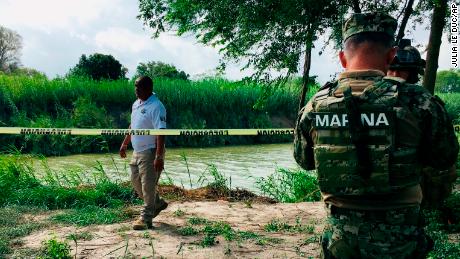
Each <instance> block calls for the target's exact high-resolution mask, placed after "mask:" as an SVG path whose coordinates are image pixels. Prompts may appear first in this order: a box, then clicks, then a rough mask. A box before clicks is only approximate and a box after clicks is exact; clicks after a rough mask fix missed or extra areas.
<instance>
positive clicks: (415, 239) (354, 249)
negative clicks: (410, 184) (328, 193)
mask: <svg viewBox="0 0 460 259" xmlns="http://www.w3.org/2000/svg"><path fill="white" fill-rule="evenodd" d="M326 208H327V210H328V223H327V225H326V228H325V230H324V233H323V236H322V238H321V246H322V256H321V257H322V258H425V256H426V254H427V253H428V251H429V249H430V248H431V247H430V246H431V245H430V239H429V238H428V237H427V236H426V235H425V233H424V231H423V228H422V224H420V220H419V219H420V213H419V212H420V206H412V207H406V208H401V209H394V210H384V211H360V210H350V209H342V208H338V207H335V206H332V205H326Z"/></svg>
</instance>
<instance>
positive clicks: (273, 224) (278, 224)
mask: <svg viewBox="0 0 460 259" xmlns="http://www.w3.org/2000/svg"><path fill="white" fill-rule="evenodd" d="M264 230H265V231H267V232H297V233H306V234H313V233H314V230H315V227H314V226H313V225H302V223H301V220H300V218H297V219H296V223H295V225H290V224H289V223H288V222H286V221H284V220H283V219H272V220H271V221H270V222H268V223H267V224H266V225H265V226H264Z"/></svg>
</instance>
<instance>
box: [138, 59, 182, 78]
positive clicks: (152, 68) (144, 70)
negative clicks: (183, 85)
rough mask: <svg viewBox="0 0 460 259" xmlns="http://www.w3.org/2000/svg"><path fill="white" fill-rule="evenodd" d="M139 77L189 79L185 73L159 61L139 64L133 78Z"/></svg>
mask: <svg viewBox="0 0 460 259" xmlns="http://www.w3.org/2000/svg"><path fill="white" fill-rule="evenodd" d="M139 76H150V77H151V78H157V77H167V78H174V79H182V80H188V77H189V75H188V74H187V73H185V72H184V71H180V70H178V69H177V68H176V67H175V66H173V65H169V64H165V63H163V62H160V61H158V62H155V61H151V62H147V63H139V65H137V68H136V75H135V77H139Z"/></svg>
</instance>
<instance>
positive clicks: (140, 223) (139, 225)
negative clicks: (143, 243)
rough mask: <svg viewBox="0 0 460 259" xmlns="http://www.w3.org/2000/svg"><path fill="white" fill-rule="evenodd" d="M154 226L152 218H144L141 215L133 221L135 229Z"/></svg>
mask: <svg viewBox="0 0 460 259" xmlns="http://www.w3.org/2000/svg"><path fill="white" fill-rule="evenodd" d="M151 228H153V225H152V220H144V219H143V218H142V217H139V218H138V219H137V220H135V221H134V222H133V229H134V230H146V229H151Z"/></svg>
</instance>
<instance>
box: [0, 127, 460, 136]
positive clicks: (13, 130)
mask: <svg viewBox="0 0 460 259" xmlns="http://www.w3.org/2000/svg"><path fill="white" fill-rule="evenodd" d="M454 131H455V132H456V133H460V125H454ZM0 134H20V135H30V134H33V135H80V136H82V135H83V136H100V135H102V136H125V135H154V136H272V135H293V134H294V129H292V128H280V129H75V128H74V129H63V128H21V127H0Z"/></svg>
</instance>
